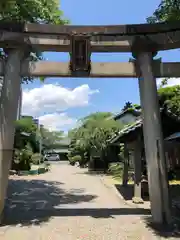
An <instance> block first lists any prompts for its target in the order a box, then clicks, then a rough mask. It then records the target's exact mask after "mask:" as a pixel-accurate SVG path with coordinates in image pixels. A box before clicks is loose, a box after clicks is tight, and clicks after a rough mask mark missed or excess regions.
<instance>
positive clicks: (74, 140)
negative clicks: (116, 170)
mask: <svg viewBox="0 0 180 240" xmlns="http://www.w3.org/2000/svg"><path fill="white" fill-rule="evenodd" d="M111 116H112V114H110V113H102V112H98V113H93V114H91V115H88V116H87V117H85V118H84V119H83V121H82V125H81V126H80V127H79V128H76V129H74V130H73V131H71V132H70V133H69V137H71V145H70V149H69V150H70V156H73V155H81V156H82V158H85V156H86V157H87V156H90V155H91V156H92V155H93V153H94V152H97V153H98V155H99V156H100V157H101V159H102V158H104V157H105V156H107V146H108V139H110V138H111V137H112V136H113V135H114V134H116V133H117V132H118V131H119V130H120V129H121V128H122V125H121V124H120V123H119V122H117V121H115V120H114V119H113V118H111ZM104 159H105V158H104Z"/></svg>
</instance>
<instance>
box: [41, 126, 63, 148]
mask: <svg viewBox="0 0 180 240" xmlns="http://www.w3.org/2000/svg"><path fill="white" fill-rule="evenodd" d="M40 137H41V138H42V145H43V148H44V149H55V148H58V146H59V145H60V141H61V140H62V138H63V132H62V131H49V130H48V129H46V128H44V127H42V128H41V129H40Z"/></svg>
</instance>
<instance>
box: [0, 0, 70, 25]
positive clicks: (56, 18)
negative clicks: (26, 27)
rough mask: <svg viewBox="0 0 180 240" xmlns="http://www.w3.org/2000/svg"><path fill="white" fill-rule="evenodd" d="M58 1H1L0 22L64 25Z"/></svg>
mask: <svg viewBox="0 0 180 240" xmlns="http://www.w3.org/2000/svg"><path fill="white" fill-rule="evenodd" d="M62 15H63V13H62V11H61V10H59V0H23V1H22V0H1V1H0V20H1V21H6V22H7V21H8V22H23V23H24V22H26V23H54V24H64V23H67V21H65V20H63V19H62Z"/></svg>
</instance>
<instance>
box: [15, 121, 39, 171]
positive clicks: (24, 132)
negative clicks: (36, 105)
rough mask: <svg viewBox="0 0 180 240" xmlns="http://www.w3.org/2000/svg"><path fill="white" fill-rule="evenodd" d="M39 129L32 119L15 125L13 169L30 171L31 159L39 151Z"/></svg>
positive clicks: (17, 122)
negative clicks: (37, 135)
mask: <svg viewBox="0 0 180 240" xmlns="http://www.w3.org/2000/svg"><path fill="white" fill-rule="evenodd" d="M36 132H37V127H36V125H35V124H34V122H33V121H32V119H31V118H28V117H27V118H22V119H20V120H18V121H16V123H15V140H14V149H15V154H14V158H13V164H12V168H13V169H16V170H29V168H30V163H31V157H32V155H33V153H35V152H37V151H38V146H39V145H38V141H37V138H36Z"/></svg>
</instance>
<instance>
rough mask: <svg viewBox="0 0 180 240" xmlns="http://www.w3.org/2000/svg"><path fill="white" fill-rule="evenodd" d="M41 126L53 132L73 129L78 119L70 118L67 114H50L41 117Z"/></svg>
mask: <svg viewBox="0 0 180 240" xmlns="http://www.w3.org/2000/svg"><path fill="white" fill-rule="evenodd" d="M39 122H40V124H43V125H44V127H45V128H48V129H49V130H51V131H56V130H64V128H70V127H73V126H74V125H75V124H76V119H73V118H70V117H69V116H68V115H67V114H66V113H50V114H45V115H43V116H40V117H39Z"/></svg>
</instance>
